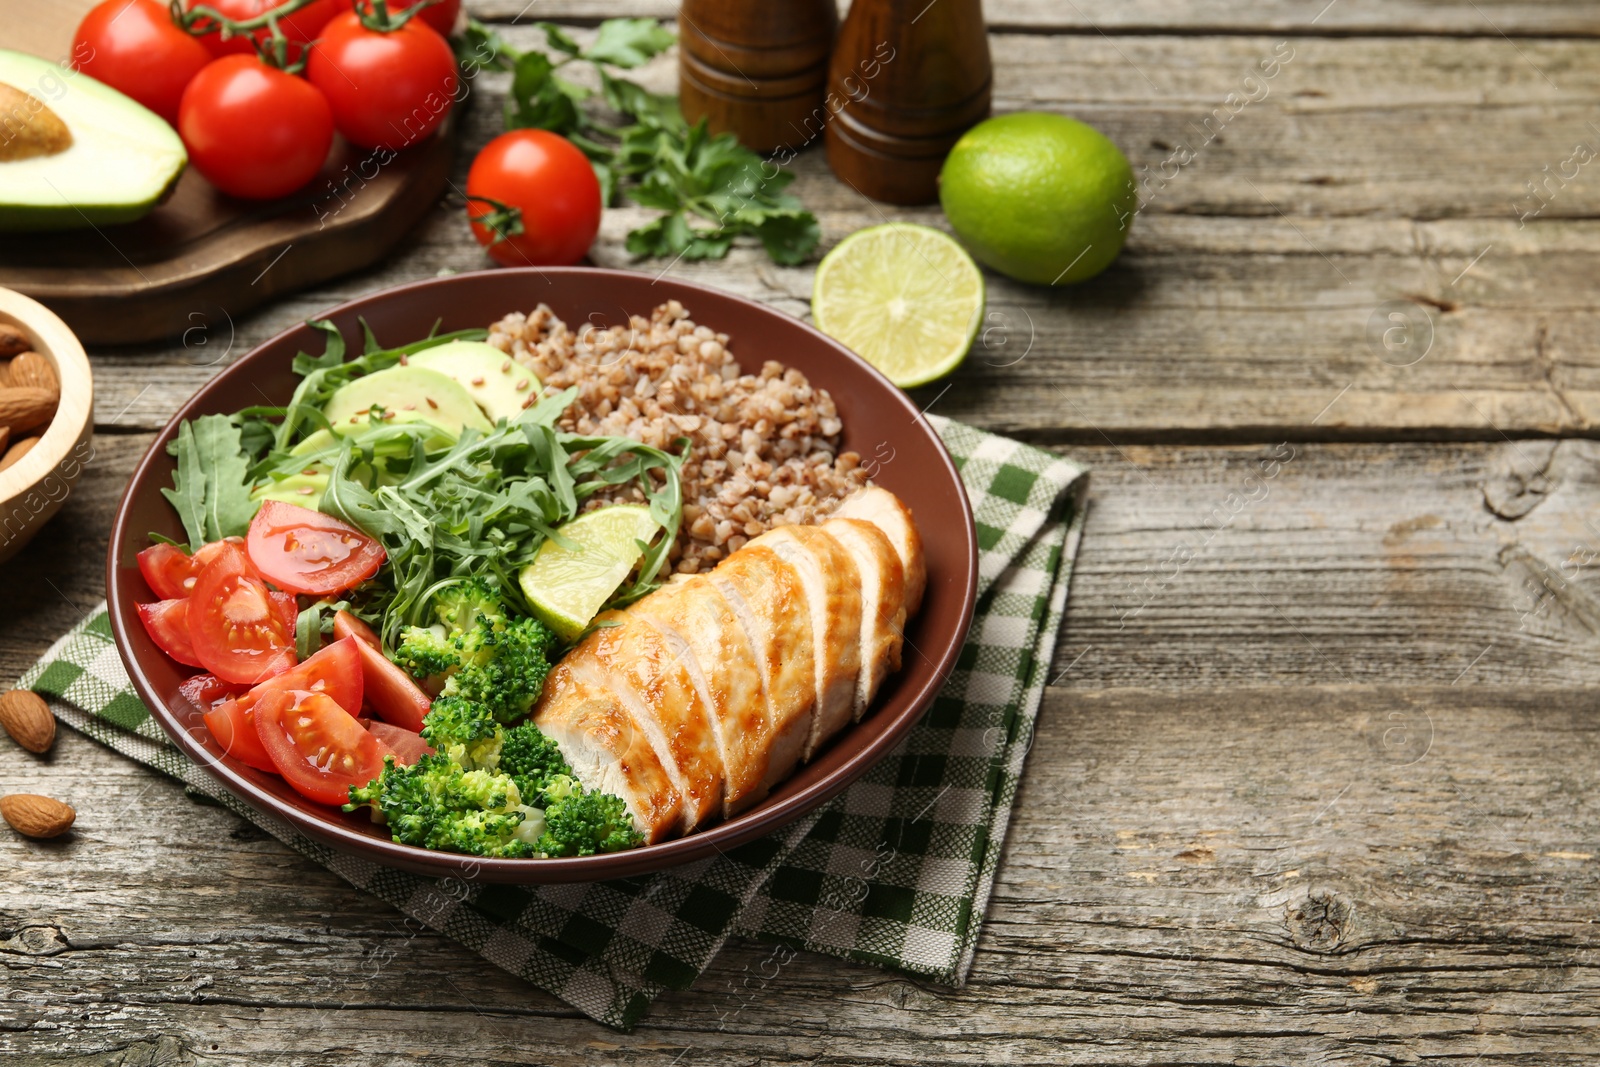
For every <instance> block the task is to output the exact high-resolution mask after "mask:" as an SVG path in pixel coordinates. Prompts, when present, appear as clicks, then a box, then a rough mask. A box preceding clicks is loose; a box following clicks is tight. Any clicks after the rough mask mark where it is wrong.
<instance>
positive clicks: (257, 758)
mask: <svg viewBox="0 0 1600 1067" xmlns="http://www.w3.org/2000/svg"><path fill="white" fill-rule="evenodd" d="M202 718H204V719H205V721H206V729H207V730H210V731H211V736H212V737H213V738H215V739H216V742H217V744H218V745H220V746H222V751H223V754H224V755H228V756H232V757H233V758H234V759H236V760H238V761H239V762H240V763H243V764H244V765H245V766H246V767H254V768H255V769H256V770H258V771H271V772H272V773H273V774H276V773H278V768H277V765H275V764H274V763H273V762H272V757H271V756H268V755H267V750H266V749H264V748H262V747H261V738H259V737H257V736H256V720H255V717H254V715H252V714H251V712H250V711H249V710H247V709H245V708H244V707H242V706H241V705H240V703H239V701H237V700H229V701H227V702H226V703H223V704H219V705H217V706H216V707H214V708H212V709H211V710H210V711H208V712H206V713H205V715H203V716H202Z"/></svg>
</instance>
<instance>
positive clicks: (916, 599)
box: [833, 485, 928, 618]
mask: <svg viewBox="0 0 1600 1067" xmlns="http://www.w3.org/2000/svg"><path fill="white" fill-rule="evenodd" d="M833 517H834V518H836V519H865V520H866V521H867V522H870V523H872V525H874V526H876V527H877V528H878V529H880V530H882V531H883V534H884V536H885V537H887V538H888V539H889V543H890V544H891V545H893V546H894V550H895V553H896V554H897V555H899V557H900V566H901V567H902V568H903V569H904V571H905V589H906V616H907V617H908V618H909V617H910V616H912V615H915V614H916V613H917V611H918V610H919V609H920V608H921V607H922V594H923V591H924V590H925V589H926V588H927V584H928V571H927V561H926V560H925V559H924V558H923V555H922V538H921V537H920V536H918V534H917V527H916V524H915V523H914V522H912V520H911V509H910V508H908V507H906V506H905V505H904V504H902V503H901V502H900V498H899V497H897V496H895V495H894V494H893V493H891V492H889V491H888V490H887V489H879V488H878V487H877V486H874V485H869V486H867V487H866V488H865V489H862V490H860V491H858V492H855V493H852V494H851V495H850V496H849V497H847V498H846V499H845V502H844V503H843V504H840V505H839V507H838V509H837V510H835V511H834V513H833Z"/></svg>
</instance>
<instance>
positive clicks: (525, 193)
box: [467, 130, 601, 267]
mask: <svg viewBox="0 0 1600 1067" xmlns="http://www.w3.org/2000/svg"><path fill="white" fill-rule="evenodd" d="M600 209H601V203H600V179H599V178H597V177H595V173H594V167H592V166H591V165H590V164H589V160H588V157H586V156H585V155H584V154H583V153H582V152H580V151H579V150H578V148H577V146H576V145H574V144H573V143H572V142H571V141H569V140H567V139H566V138H565V137H562V136H561V135H559V134H555V133H551V132H550V131H549V130H512V131H511V132H509V133H502V134H501V135H500V136H499V137H496V138H495V139H494V140H492V141H490V142H489V143H488V144H486V145H484V147H483V151H481V152H479V153H478V158H477V159H474V160H473V161H472V169H471V170H470V171H468V172H467V219H468V221H470V222H471V223H472V235H473V236H474V237H476V238H477V239H478V243H479V244H481V245H484V246H486V247H487V248H488V250H489V255H490V257H491V258H493V259H494V260H496V261H497V262H499V263H503V264H505V265H506V266H508V267H523V266H531V267H564V266H568V265H570V264H573V263H576V262H577V261H578V260H580V259H582V258H583V256H584V253H586V252H587V251H589V246H590V245H591V244H593V243H594V238H595V234H597V233H599V232H600Z"/></svg>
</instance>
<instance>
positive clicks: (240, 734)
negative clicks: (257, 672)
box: [185, 641, 362, 771]
mask: <svg viewBox="0 0 1600 1067" xmlns="http://www.w3.org/2000/svg"><path fill="white" fill-rule="evenodd" d="M355 646H356V642H354V641H336V642H334V643H333V644H331V645H329V646H328V647H327V648H325V649H323V650H322V651H320V652H318V653H317V654H316V655H314V656H310V657H308V658H307V659H305V660H303V661H302V662H300V663H298V664H296V665H295V666H293V667H290V668H289V669H288V670H286V671H284V672H283V673H282V674H279V675H276V676H274V677H272V678H269V679H267V680H266V681H264V682H262V683H261V684H260V685H258V686H256V687H255V688H253V689H251V690H250V691H249V692H247V693H244V694H242V695H240V696H237V697H235V698H234V699H232V700H228V701H225V702H223V703H221V704H217V705H215V706H214V707H213V708H212V710H211V711H209V712H207V713H206V716H205V720H206V727H207V728H208V729H209V730H210V731H211V736H212V737H214V738H216V739H217V744H219V745H221V746H222V749H223V751H224V752H227V753H228V754H229V755H231V756H236V757H237V758H238V759H239V760H241V761H242V762H244V763H246V764H248V765H249V766H251V767H254V768H256V769H257V770H261V771H276V770H277V768H276V767H275V766H274V765H273V763H272V760H271V759H269V758H268V757H267V751H266V749H264V748H262V747H261V741H260V739H259V738H258V737H257V736H256V720H255V707H256V705H257V704H258V703H259V702H260V701H261V700H262V699H263V698H264V697H267V696H269V695H270V694H272V693H280V692H287V691H289V690H291V689H303V690H307V691H310V692H313V693H324V694H326V695H327V696H328V697H329V698H331V699H332V700H333V702H334V703H335V704H338V705H339V706H340V707H341V708H344V709H345V711H347V712H349V713H350V714H352V715H354V714H355V713H356V712H357V711H359V710H361V697H362V682H361V661H360V660H359V659H358V658H357V656H356V649H355ZM201 677H204V676H203V675H202V676H201ZM190 681H193V679H190ZM187 684H188V683H185V685H187Z"/></svg>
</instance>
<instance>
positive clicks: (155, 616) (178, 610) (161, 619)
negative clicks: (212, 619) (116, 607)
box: [139, 597, 205, 667]
mask: <svg viewBox="0 0 1600 1067" xmlns="http://www.w3.org/2000/svg"><path fill="white" fill-rule="evenodd" d="M139 621H140V622H142V623H144V628H145V631H146V632H148V633H149V634H150V640H152V641H154V642H155V643H156V647H157V648H159V649H160V650H161V651H163V652H165V653H166V654H167V655H169V656H171V657H172V658H173V659H175V660H177V661H178V662H179V663H181V664H183V665H184V666H185V667H204V666H205V664H204V663H201V662H200V658H199V656H197V655H196V654H195V650H194V642H193V641H191V640H190V638H189V602H188V601H187V600H185V599H183V598H181V597H180V598H178V599H176V600H162V601H159V602H157V603H155V604H140V605H139Z"/></svg>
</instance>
